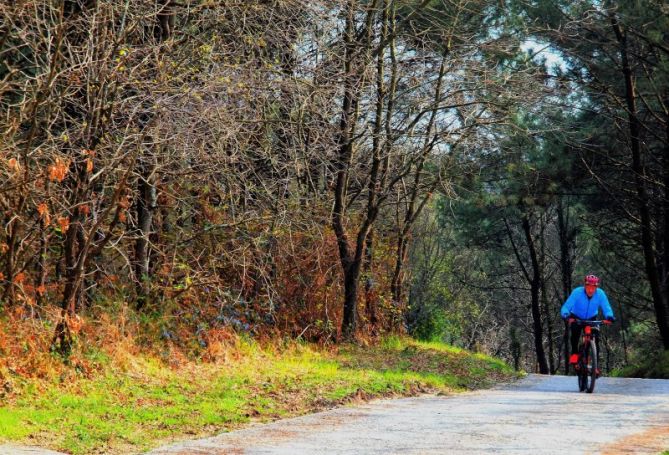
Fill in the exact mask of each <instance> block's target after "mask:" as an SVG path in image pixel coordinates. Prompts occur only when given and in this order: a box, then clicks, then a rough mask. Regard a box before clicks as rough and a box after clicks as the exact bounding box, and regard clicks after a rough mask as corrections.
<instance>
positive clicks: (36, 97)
mask: <svg viewBox="0 0 669 455" xmlns="http://www.w3.org/2000/svg"><path fill="white" fill-rule="evenodd" d="M0 18H1V21H0V113H1V116H0V131H2V135H1V136H0V221H1V223H2V229H0V252H1V253H2V255H1V256H0V267H1V269H0V270H1V273H0V284H1V286H2V294H1V297H0V302H1V303H0V312H1V313H2V315H3V316H2V317H3V321H4V322H3V324H4V326H5V327H6V328H7V330H8V331H10V332H11V333H10V334H8V335H6V338H7V339H11V340H20V339H21V338H22V337H24V336H25V337H27V336H28V335H27V334H26V333H25V332H22V331H25V330H27V329H26V327H30V328H31V329H30V330H32V331H33V332H31V333H40V334H42V336H44V335H43V334H48V340H49V341H50V343H48V344H49V345H50V346H51V347H52V349H53V350H54V351H55V352H58V353H60V354H61V355H63V356H65V357H67V356H68V355H70V354H71V353H72V350H73V349H75V348H76V347H77V346H81V345H82V344H84V345H85V344H86V343H103V342H104V340H105V338H104V337H103V336H101V335H100V336H97V337H96V335H95V334H96V333H97V334H98V335H99V330H101V327H102V326H105V327H106V328H105V330H107V329H108V326H109V325H111V326H114V325H116V326H118V328H119V331H120V335H119V336H125V335H130V332H132V331H133V330H135V332H134V333H132V335H133V336H135V337H136V338H137V339H141V340H143V342H146V343H148V344H151V343H165V344H171V345H172V344H173V345H177V346H181V347H187V349H188V350H189V352H196V353H197V352H206V351H207V350H211V349H212V347H213V346H215V345H216V343H219V342H221V341H224V340H225V338H226V337H227V336H228V335H229V334H230V333H231V332H233V331H234V332H237V333H243V334H248V335H249V336H253V337H276V336H279V337H280V336H287V337H292V338H298V337H299V338H303V339H307V340H312V341H318V342H322V343H332V342H339V341H341V340H342V339H351V338H371V337H375V336H378V335H380V334H383V333H388V332H403V331H408V332H409V333H411V334H413V335H414V336H416V337H419V338H426V339H434V338H440V339H442V340H446V341H448V342H450V343H453V344H456V345H460V346H464V347H467V348H470V349H478V350H481V351H485V352H488V353H491V354H494V355H498V356H502V357H504V358H507V359H509V360H511V361H513V362H515V364H516V366H517V367H518V368H521V367H522V368H526V369H528V370H530V371H534V370H538V371H541V372H542V373H548V372H556V371H557V370H558V369H559V368H561V367H563V366H564V361H563V358H564V356H563V355H562V353H563V349H564V344H563V335H564V326H563V323H562V321H561V320H560V319H559V308H560V306H561V305H562V303H563V302H564V300H565V298H566V297H567V296H568V294H569V292H570V291H571V289H572V288H573V287H574V286H576V285H579V284H580V282H581V280H582V276H583V275H584V274H585V273H596V274H598V275H599V276H601V277H602V288H603V289H604V290H605V291H606V292H607V293H608V295H609V298H610V300H611V302H612V304H613V308H614V311H615V313H616V316H617V319H618V322H617V323H616V324H615V325H614V327H613V328H612V329H611V330H610V331H609V333H608V337H607V338H606V339H605V343H604V345H605V347H604V349H605V355H606V360H605V361H606V366H607V367H614V366H620V365H623V364H625V363H628V362H629V361H631V360H633V358H634V356H635V355H639V354H643V353H644V352H652V351H653V350H654V349H657V348H664V349H667V348H669V316H668V314H667V312H668V311H669V10H668V9H667V5H666V4H665V3H664V2H662V1H660V0H643V1H634V2H632V1H605V2H599V1H585V0H579V1H544V0H506V1H492V0H330V1H301V0H252V1H234V0H231V1H212V0H138V1H128V0H57V1H51V0H48V1H47V0H36V1H23V0H13V1H4V2H1V3H0ZM129 315H130V316H129ZM128 318H129V319H132V320H133V321H135V322H136V324H135V325H133V326H132V327H134V328H135V329H130V328H127V327H126V326H125V323H121V322H119V321H126V320H127V319H128ZM26 321H28V322H29V324H28V323H26ZM10 327H14V329H9V328H10ZM128 327H130V326H128ZM82 331H83V332H82ZM80 333H82V334H84V333H85V334H87V336H79V334H80ZM12 343H14V344H15V343H16V341H12V342H5V343H4V344H3V343H0V356H2V354H4V355H5V356H9V355H10V353H12V352H15V351H13V350H12V349H13V347H12ZM33 348H35V349H47V350H48V346H46V345H44V344H42V345H35V346H33Z"/></svg>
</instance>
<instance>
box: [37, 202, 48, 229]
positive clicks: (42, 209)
mask: <svg viewBox="0 0 669 455" xmlns="http://www.w3.org/2000/svg"><path fill="white" fill-rule="evenodd" d="M37 213H39V216H40V218H41V219H42V220H43V221H44V224H45V225H49V224H51V215H50V214H49V206H47V205H46V202H42V203H41V204H40V205H38V206H37Z"/></svg>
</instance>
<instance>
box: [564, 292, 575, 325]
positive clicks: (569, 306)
mask: <svg viewBox="0 0 669 455" xmlns="http://www.w3.org/2000/svg"><path fill="white" fill-rule="evenodd" d="M575 303H576V289H574V290H573V291H571V294H570V295H569V298H568V299H567V301H566V302H564V305H562V308H561V309H560V316H562V319H566V318H568V317H569V315H570V314H571V311H572V310H573V309H574V304H575Z"/></svg>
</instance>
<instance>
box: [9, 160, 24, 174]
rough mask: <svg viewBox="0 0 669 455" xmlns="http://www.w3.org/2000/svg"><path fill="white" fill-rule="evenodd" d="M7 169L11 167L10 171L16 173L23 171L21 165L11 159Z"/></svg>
mask: <svg viewBox="0 0 669 455" xmlns="http://www.w3.org/2000/svg"><path fill="white" fill-rule="evenodd" d="M7 167H9V169H11V170H12V171H14V172H19V171H20V170H21V166H20V165H19V162H18V161H17V160H16V158H10V159H9V160H7Z"/></svg>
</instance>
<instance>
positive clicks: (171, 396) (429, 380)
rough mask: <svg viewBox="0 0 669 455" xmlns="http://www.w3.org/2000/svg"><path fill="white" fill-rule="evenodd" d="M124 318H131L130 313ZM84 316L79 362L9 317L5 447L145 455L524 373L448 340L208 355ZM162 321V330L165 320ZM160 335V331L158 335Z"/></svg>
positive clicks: (278, 341) (253, 347) (0, 413)
mask: <svg viewBox="0 0 669 455" xmlns="http://www.w3.org/2000/svg"><path fill="white" fill-rule="evenodd" d="M120 314H123V313H122V312H121V313H120ZM126 317H127V319H126V320H125V321H124V320H119V319H118V316H115V317H114V319H112V318H111V317H106V318H105V317H103V316H100V317H99V319H98V320H97V321H95V330H91V329H89V328H88V327H89V325H90V321H86V320H84V319H81V320H79V321H77V324H73V327H75V328H77V329H78V331H77V334H76V336H75V340H77V342H76V345H75V348H74V350H73V352H72V355H71V356H70V357H69V358H68V359H63V358H62V357H60V356H59V355H57V354H55V353H51V352H50V351H49V345H50V342H51V340H50V337H49V335H50V334H51V333H52V331H51V330H45V326H48V325H50V324H52V322H49V318H48V317H45V318H44V319H42V320H40V319H35V318H31V317H26V315H25V314H16V313H12V314H6V315H4V316H3V317H2V319H1V320H0V326H1V327H0V334H2V335H0V336H1V337H2V338H0V397H1V398H0V400H2V401H1V405H0V440H2V441H5V442H7V441H9V442H16V443H21V444H28V445H38V446H42V447H49V448H52V449H55V450H60V451H64V452H67V453H72V454H86V453H124V454H127V453H139V452H141V451H143V450H146V449H149V448H152V447H156V446H159V445H161V444H165V443H168V442H170V441H175V440H180V439H188V438H195V437H200V436H207V435H213V434H216V433H219V432H221V431H227V430H232V429H236V428H241V427H244V426H246V425H248V424H250V423H253V422H266V421H272V420H276V419H280V418H285V417H290V416H296V415H301V414H305V413H308V412H314V411H318V410H323V409H327V408H331V407H335V406H339V405H344V404H347V403H351V402H358V401H365V400H369V399H372V398H378V397H396V396H411V395H417V394H421V393H437V394H445V393H453V392H457V391H462V390H471V389H477V388H482V387H488V386H490V385H492V384H494V383H497V382H499V381H507V380H511V379H513V378H515V377H517V376H518V374H517V373H515V372H513V371H512V369H511V368H509V367H508V366H507V365H506V364H505V363H503V362H502V361H499V360H497V359H493V358H490V357H487V356H484V355H481V354H472V353H470V352H468V351H464V350H461V349H458V348H455V347H451V346H448V345H445V344H441V343H423V342H417V341H414V340H412V339H410V338H406V337H398V336H386V337H384V338H381V339H377V340H373V339H364V338H363V339H362V340H361V341H359V342H358V343H356V344H340V345H323V344H314V343H306V342H301V341H296V340H292V339H287V338H278V337H277V338H275V339H269V338H268V339H264V340H257V339H252V338H251V337H249V336H239V335H237V334H235V333H234V332H232V331H225V333H223V332H224V331H223V330H221V331H219V333H218V338H217V339H216V340H213V339H209V341H208V342H207V344H206V347H203V346H201V345H200V344H199V343H197V342H196V343H193V344H194V345H197V346H200V349H194V348H193V347H192V346H191V343H189V342H187V341H185V340H181V343H180V342H177V341H176V340H175V339H172V340H170V339H166V338H163V339H162V341H160V342H155V341H154V342H152V343H148V342H147V341H146V339H145V338H142V337H141V336H138V334H139V333H141V332H142V331H144V332H146V331H150V330H152V329H151V328H150V326H151V324H158V323H157V322H156V321H151V322H147V321H141V320H138V319H135V316H134V315H133V314H131V313H127V315H126ZM158 325H159V324H158ZM154 330H157V329H154Z"/></svg>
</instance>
